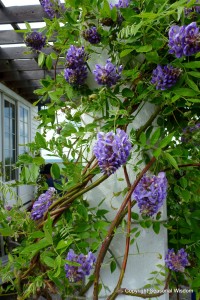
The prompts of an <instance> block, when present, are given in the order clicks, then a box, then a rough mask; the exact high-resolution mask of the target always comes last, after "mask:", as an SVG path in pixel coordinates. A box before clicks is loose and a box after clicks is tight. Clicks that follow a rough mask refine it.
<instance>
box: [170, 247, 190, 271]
mask: <svg viewBox="0 0 200 300" xmlns="http://www.w3.org/2000/svg"><path fill="white" fill-rule="evenodd" d="M187 256H188V254H187V253H186V252H185V250H184V249H183V248H181V249H180V250H178V252H177V254H175V251H174V249H169V250H168V252H167V254H166V256H165V263H166V266H167V267H168V268H169V269H170V270H173V271H175V272H184V270H185V267H186V266H188V265H189V261H188V258H187Z"/></svg>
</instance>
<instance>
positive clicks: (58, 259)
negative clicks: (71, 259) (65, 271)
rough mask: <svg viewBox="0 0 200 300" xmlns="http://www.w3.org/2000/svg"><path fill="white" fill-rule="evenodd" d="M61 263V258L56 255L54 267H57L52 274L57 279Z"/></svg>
mask: <svg viewBox="0 0 200 300" xmlns="http://www.w3.org/2000/svg"><path fill="white" fill-rule="evenodd" d="M61 262H62V258H61V256H60V255H58V256H57V257H56V260H55V265H56V267H57V270H56V272H55V274H54V277H58V276H59V275H60V272H61Z"/></svg>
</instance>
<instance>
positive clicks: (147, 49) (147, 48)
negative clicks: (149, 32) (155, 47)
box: [135, 45, 152, 53]
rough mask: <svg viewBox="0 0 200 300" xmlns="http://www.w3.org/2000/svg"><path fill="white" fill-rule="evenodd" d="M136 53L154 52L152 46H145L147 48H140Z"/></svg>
mask: <svg viewBox="0 0 200 300" xmlns="http://www.w3.org/2000/svg"><path fill="white" fill-rule="evenodd" d="M135 50H136V52H139V53H141V52H149V51H151V50H152V45H145V46H140V47H137V48H136V49H135Z"/></svg>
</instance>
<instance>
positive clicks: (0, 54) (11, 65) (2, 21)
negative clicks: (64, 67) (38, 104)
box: [0, 0, 54, 103]
mask: <svg viewBox="0 0 200 300" xmlns="http://www.w3.org/2000/svg"><path fill="white" fill-rule="evenodd" d="M38 3H39V1H38ZM43 18H48V16H47V15H46V13H45V12H44V10H43V8H42V7H41V5H40V4H38V5H25V6H11V7H6V6H5V3H4V1H1V0H0V26H1V25H8V26H9V25H10V26H9V27H10V28H11V29H9V30H8V29H7V30H1V31H0V82H2V83H3V84H5V85H6V86H7V87H9V88H10V89H12V90H14V91H15V92H16V93H18V94H19V95H20V96H22V97H24V98H25V99H26V100H28V101H29V102H31V103H33V102H35V101H37V100H39V96H38V95H36V94H34V91H35V90H36V89H37V88H39V87H40V82H39V80H40V79H43V78H45V76H46V75H49V76H51V77H53V75H54V70H53V69H52V70H47V69H46V68H41V67H39V66H38V53H37V52H36V51H35V52H33V51H32V52H29V53H28V54H27V50H28V48H27V47H26V46H25V44H24V33H23V32H18V31H17V30H20V29H21V28H20V26H19V24H20V23H24V22H25V21H26V22H29V23H30V24H31V25H32V26H34V23H35V22H42V21H43ZM32 26H31V27H32ZM5 27H7V26H5ZM51 50H52V49H51ZM44 52H45V53H46V54H48V53H50V49H48V48H46V49H44Z"/></svg>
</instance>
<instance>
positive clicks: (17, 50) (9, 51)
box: [0, 32, 52, 60]
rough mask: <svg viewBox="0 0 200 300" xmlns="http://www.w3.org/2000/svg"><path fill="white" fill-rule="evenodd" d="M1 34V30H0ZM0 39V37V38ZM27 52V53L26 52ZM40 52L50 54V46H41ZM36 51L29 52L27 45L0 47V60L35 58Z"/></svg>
mask: <svg viewBox="0 0 200 300" xmlns="http://www.w3.org/2000/svg"><path fill="white" fill-rule="evenodd" d="M0 35H1V32H0ZM0 39H1V38H0ZM27 52H29V53H27ZM42 52H44V53H45V54H50V53H51V52H52V48H50V47H49V48H43V50H42ZM37 57H38V53H37V52H33V51H32V52H30V51H29V49H28V48H27V47H25V46H24V47H23V46H21V47H4V48H0V60H2V59H22V58H27V59H28V58H37Z"/></svg>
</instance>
